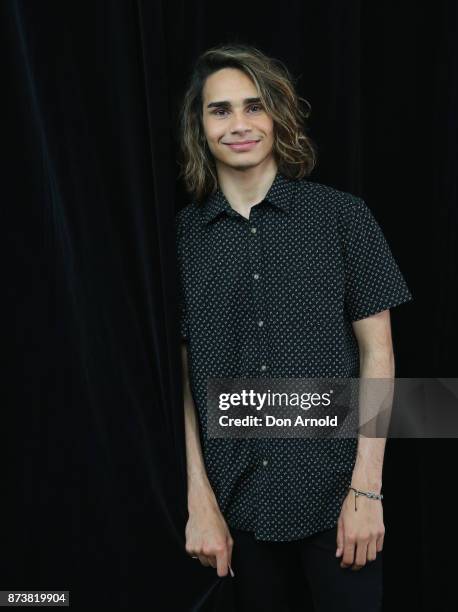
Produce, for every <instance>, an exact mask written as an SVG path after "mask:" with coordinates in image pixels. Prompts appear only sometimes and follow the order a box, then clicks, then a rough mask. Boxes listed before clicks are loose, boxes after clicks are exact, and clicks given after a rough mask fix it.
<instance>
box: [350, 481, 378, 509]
mask: <svg viewBox="0 0 458 612" xmlns="http://www.w3.org/2000/svg"><path fill="white" fill-rule="evenodd" d="M348 488H349V489H352V491H354V492H355V511H356V510H358V508H357V507H356V498H357V497H358V495H365V496H366V497H368V498H369V499H383V495H382V494H379V493H371V492H370V491H360V490H359V489H355V487H348Z"/></svg>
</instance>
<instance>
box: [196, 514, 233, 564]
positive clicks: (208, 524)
mask: <svg viewBox="0 0 458 612" xmlns="http://www.w3.org/2000/svg"><path fill="white" fill-rule="evenodd" d="M185 535H186V552H187V553H188V554H189V555H191V556H194V557H196V556H197V557H198V558H199V560H200V562H201V563H202V565H205V566H206V567H208V566H209V565H211V566H212V567H214V568H216V570H217V574H218V576H227V573H228V568H229V567H230V565H231V559H232V548H233V546H234V541H233V539H232V536H231V534H230V531H229V528H228V526H227V523H226V521H225V520H224V517H223V515H222V514H221V511H220V510H219V508H218V507H217V506H215V505H214V504H209V503H202V504H201V505H200V506H199V507H197V508H195V509H193V510H192V511H190V512H189V518H188V522H187V524H186V531H185Z"/></svg>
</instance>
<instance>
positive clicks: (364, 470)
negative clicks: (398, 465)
mask: <svg viewBox="0 0 458 612" xmlns="http://www.w3.org/2000/svg"><path fill="white" fill-rule="evenodd" d="M353 330H354V333H355V336H356V339H357V341H358V346H359V353H360V378H361V379H364V378H389V379H392V378H394V370H395V366H394V354H393V345H392V338H391V323H390V311H389V310H384V311H382V312H379V313H377V314H375V315H373V316H370V317H367V318H365V319H361V320H359V321H354V322H353ZM385 443H386V439H385V438H377V437H365V436H361V435H360V436H358V448H357V456H356V462H355V465H354V469H353V474H352V480H351V486H353V487H355V488H356V489H360V490H362V491H371V492H374V493H380V491H381V488H382V469H383V457H384V452H385ZM353 496H354V492H353V491H351V490H350V491H349V492H348V495H347V497H346V498H345V501H344V503H343V506H342V511H341V514H340V517H339V522H338V529H337V551H336V556H340V555H341V554H342V553H343V557H342V561H341V567H349V566H352V569H354V570H358V569H360V568H361V567H363V566H364V565H365V564H366V561H373V560H375V558H376V554H377V552H380V551H381V550H382V548H383V538H384V534H385V527H384V524H383V508H382V502H381V500H374V499H368V498H367V497H365V496H362V495H361V496H359V497H358V502H357V504H358V511H357V512H355V509H354V498H353Z"/></svg>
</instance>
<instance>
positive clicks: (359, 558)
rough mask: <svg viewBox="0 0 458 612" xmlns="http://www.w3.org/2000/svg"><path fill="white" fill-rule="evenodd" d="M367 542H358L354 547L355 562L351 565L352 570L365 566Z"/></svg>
mask: <svg viewBox="0 0 458 612" xmlns="http://www.w3.org/2000/svg"><path fill="white" fill-rule="evenodd" d="M367 544H368V543H367V542H366V541H364V540H360V541H359V542H358V543H357V545H356V555H355V562H354V563H353V566H352V568H351V569H352V570H354V571H357V570H360V569H361V568H362V567H364V566H365V565H366V561H367Z"/></svg>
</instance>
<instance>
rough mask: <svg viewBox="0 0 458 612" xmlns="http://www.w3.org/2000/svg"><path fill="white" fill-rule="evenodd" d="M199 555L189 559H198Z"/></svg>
mask: <svg viewBox="0 0 458 612" xmlns="http://www.w3.org/2000/svg"><path fill="white" fill-rule="evenodd" d="M198 558H199V557H191V559H198Z"/></svg>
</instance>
